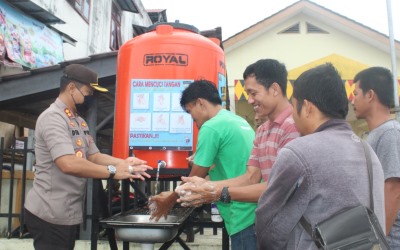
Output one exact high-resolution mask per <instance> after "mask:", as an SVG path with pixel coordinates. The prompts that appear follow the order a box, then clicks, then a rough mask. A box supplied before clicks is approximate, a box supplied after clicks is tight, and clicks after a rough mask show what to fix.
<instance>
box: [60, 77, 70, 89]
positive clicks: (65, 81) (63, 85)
mask: <svg viewBox="0 0 400 250" xmlns="http://www.w3.org/2000/svg"><path fill="white" fill-rule="evenodd" d="M70 82H72V80H70V79H68V78H66V77H65V76H61V78H60V93H61V92H64V90H65V89H66V88H67V85H68V84H69V83H70Z"/></svg>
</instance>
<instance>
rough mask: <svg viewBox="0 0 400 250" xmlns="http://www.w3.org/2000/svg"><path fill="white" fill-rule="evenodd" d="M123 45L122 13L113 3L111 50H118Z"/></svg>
mask: <svg viewBox="0 0 400 250" xmlns="http://www.w3.org/2000/svg"><path fill="white" fill-rule="evenodd" d="M121 45H122V39H121V11H120V10H119V9H118V7H117V6H116V5H115V4H114V3H113V4H112V10H111V36H110V48H111V50H118V49H119V46H121Z"/></svg>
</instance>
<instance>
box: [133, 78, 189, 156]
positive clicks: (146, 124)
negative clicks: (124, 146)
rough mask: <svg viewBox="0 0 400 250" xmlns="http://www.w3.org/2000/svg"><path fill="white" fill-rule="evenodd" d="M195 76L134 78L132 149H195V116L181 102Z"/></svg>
mask: <svg viewBox="0 0 400 250" xmlns="http://www.w3.org/2000/svg"><path fill="white" fill-rule="evenodd" d="M192 82H193V80H176V79H172V80H165V79H162V80H160V79H132V80H131V83H130V84H131V93H130V114H129V116H130V119H129V149H130V150H132V149H141V150H187V151H190V150H192V149H193V120H192V117H191V116H190V114H187V113H186V112H185V111H184V110H183V109H182V107H181V106H180V98H181V93H182V91H183V90H184V89H185V88H186V87H187V86H188V85H189V84H190V83H192Z"/></svg>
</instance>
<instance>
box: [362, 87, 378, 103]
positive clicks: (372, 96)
mask: <svg viewBox="0 0 400 250" xmlns="http://www.w3.org/2000/svg"><path fill="white" fill-rule="evenodd" d="M365 97H367V99H368V101H372V100H373V99H375V98H376V93H375V91H374V90H372V89H370V90H368V92H367V93H366V94H365Z"/></svg>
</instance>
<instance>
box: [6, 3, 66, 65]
mask: <svg viewBox="0 0 400 250" xmlns="http://www.w3.org/2000/svg"><path fill="white" fill-rule="evenodd" d="M4 52H7V56H8V58H9V59H10V60H12V61H14V62H16V63H19V64H21V65H23V66H25V67H29V68H40V67H46V66H51V65H54V64H57V63H59V62H61V61H64V55H63V41H62V38H61V36H60V35H59V34H58V33H57V32H55V31H53V30H51V29H49V28H48V27H47V26H46V25H44V24H43V23H41V22H38V21H36V20H34V19H32V18H30V17H28V16H26V15H24V14H23V13H22V12H21V11H19V10H17V9H15V8H13V7H11V6H10V5H8V4H6V3H5V2H4V1H3V0H0V53H2V54H1V56H2V57H3V59H4Z"/></svg>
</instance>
